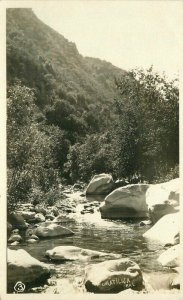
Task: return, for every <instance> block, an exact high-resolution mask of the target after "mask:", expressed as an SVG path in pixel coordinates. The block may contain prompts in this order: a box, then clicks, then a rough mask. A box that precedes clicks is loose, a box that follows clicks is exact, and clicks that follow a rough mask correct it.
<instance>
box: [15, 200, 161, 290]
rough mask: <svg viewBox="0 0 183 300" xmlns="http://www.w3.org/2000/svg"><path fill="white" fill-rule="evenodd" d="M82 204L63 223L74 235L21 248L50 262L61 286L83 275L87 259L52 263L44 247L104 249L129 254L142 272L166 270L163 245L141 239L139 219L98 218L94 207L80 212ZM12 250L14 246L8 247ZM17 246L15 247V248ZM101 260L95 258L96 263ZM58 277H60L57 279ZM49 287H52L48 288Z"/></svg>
mask: <svg viewBox="0 0 183 300" xmlns="http://www.w3.org/2000/svg"><path fill="white" fill-rule="evenodd" d="M99 198H100V201H103V199H102V198H101V197H99ZM99 198H98V197H97V198H96V197H95V198H93V197H89V199H88V197H87V201H90V202H93V201H96V199H97V201H99ZM83 206H84V203H83V204H79V205H78V206H77V208H76V213H75V214H73V215H71V217H73V222H68V223H65V224H64V226H66V227H68V228H69V229H71V230H73V231H74V232H75V235H74V236H70V237H62V238H54V239H45V240H42V241H39V242H38V243H37V244H34V245H32V244H24V245H21V247H20V248H23V249H25V250H26V251H27V252H29V253H30V254H31V255H32V256H33V257H35V258H37V259H38V260H40V261H43V262H45V263H47V264H49V265H50V266H51V267H52V268H53V270H54V272H55V275H54V276H55V278H57V279H56V281H58V282H59V280H60V284H61V285H63V280H66V279H67V280H68V281H69V282H74V280H75V279H76V278H79V277H83V275H84V269H85V267H86V265H87V264H89V263H91V262H88V261H82V262H81V261H74V262H73V261H72V262H65V263H57V264H55V263H52V262H50V261H48V260H47V258H46V257H45V252H46V250H49V249H53V248H54V247H56V246H59V245H73V246H78V247H81V248H88V249H91V250H96V251H104V252H108V253H116V254H121V255H122V257H128V258H131V259H132V260H134V261H135V262H136V263H138V264H139V266H140V268H141V270H142V272H144V273H146V274H150V273H152V272H155V273H156V272H158V274H163V273H164V272H167V270H166V269H163V268H162V267H161V265H160V264H158V262H157V257H158V256H159V254H160V253H161V252H162V246H161V245H159V244H157V243H154V244H152V243H151V244H149V243H148V241H147V240H146V239H145V238H143V236H142V235H143V233H144V232H145V231H146V230H147V227H145V226H144V227H142V226H139V221H122V220H115V221H110V220H105V219H101V216H100V212H99V211H98V210H97V207H95V209H94V213H93V214H84V215H82V214H81V213H80V212H81V210H82V209H83ZM11 248H12V249H13V248H14V247H11ZM16 249H17V247H16ZM102 259H103V260H104V259H105V258H100V260H94V261H92V263H97V262H98V261H102ZM59 278H60V279H59ZM50 290H51V289H50Z"/></svg>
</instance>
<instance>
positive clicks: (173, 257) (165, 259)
mask: <svg viewBox="0 0 183 300" xmlns="http://www.w3.org/2000/svg"><path fill="white" fill-rule="evenodd" d="M180 254H181V248H180V244H178V245H176V246H173V247H170V248H169V249H167V250H166V251H164V252H163V253H162V254H161V255H160V256H159V257H158V262H159V263H161V264H162V266H164V267H171V268H175V267H179V266H180Z"/></svg>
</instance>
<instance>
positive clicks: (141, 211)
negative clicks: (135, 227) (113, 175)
mask: <svg viewBox="0 0 183 300" xmlns="http://www.w3.org/2000/svg"><path fill="white" fill-rule="evenodd" d="M148 187H149V185H148V184H130V185H127V186H124V187H120V188H118V189H116V190H114V191H113V192H112V193H110V194H109V195H108V196H107V197H106V198H105V201H104V202H103V203H102V204H101V206H100V212H101V216H102V218H111V219H117V218H141V217H142V218H144V217H146V216H147V212H148V208H147V204H146V198H145V195H146V191H147V189H148Z"/></svg>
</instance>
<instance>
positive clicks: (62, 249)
mask: <svg viewBox="0 0 183 300" xmlns="http://www.w3.org/2000/svg"><path fill="white" fill-rule="evenodd" d="M46 256H47V257H48V258H49V259H51V260H58V261H59V260H88V259H89V260H90V259H97V258H100V257H106V258H119V257H120V255H118V254H111V253H105V252H99V251H93V250H89V249H82V248H80V247H75V246H58V247H55V248H54V249H52V250H47V251H46Z"/></svg>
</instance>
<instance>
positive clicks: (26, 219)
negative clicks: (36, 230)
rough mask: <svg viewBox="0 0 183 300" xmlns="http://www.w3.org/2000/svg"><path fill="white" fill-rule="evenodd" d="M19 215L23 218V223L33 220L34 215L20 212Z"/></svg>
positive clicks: (31, 212)
mask: <svg viewBox="0 0 183 300" xmlns="http://www.w3.org/2000/svg"><path fill="white" fill-rule="evenodd" d="M20 214H21V215H22V217H23V218H24V220H25V221H27V222H29V221H30V220H32V219H34V218H35V215H36V213H35V212H33V211H21V212H20Z"/></svg>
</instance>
